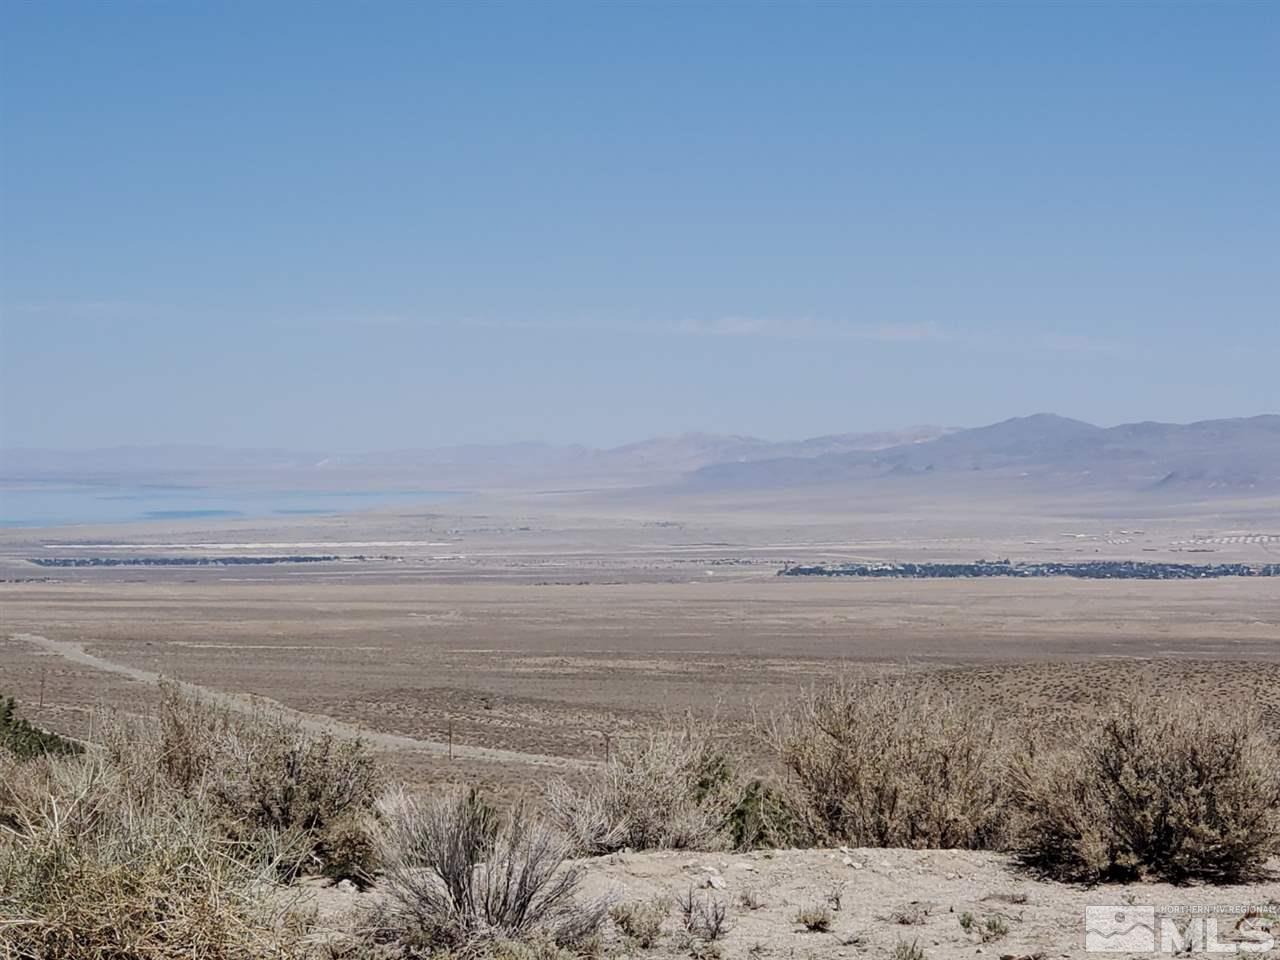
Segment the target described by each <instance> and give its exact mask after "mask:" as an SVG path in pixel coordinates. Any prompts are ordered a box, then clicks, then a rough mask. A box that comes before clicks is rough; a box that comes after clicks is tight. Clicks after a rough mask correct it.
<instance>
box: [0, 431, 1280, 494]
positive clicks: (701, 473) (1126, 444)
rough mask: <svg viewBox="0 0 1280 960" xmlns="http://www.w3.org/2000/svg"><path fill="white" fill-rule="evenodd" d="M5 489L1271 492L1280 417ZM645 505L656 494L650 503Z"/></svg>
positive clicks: (84, 475)
mask: <svg viewBox="0 0 1280 960" xmlns="http://www.w3.org/2000/svg"><path fill="white" fill-rule="evenodd" d="M0 480H2V481H4V482H7V483H47V482H64V483H65V482H86V483H111V482H118V481H124V480H127V481H130V482H138V481H141V480H145V481H147V482H153V483H162V482H163V483H254V484H297V485H300V486H306V487H327V486H333V487H347V488H349V487H355V486H360V485H370V486H375V487H383V488H386V487H388V486H398V487H403V488H406V489H409V488H412V489H422V490H427V489H431V490H473V491H488V490H517V489H518V490H526V491H532V490H591V489H616V488H619V487H654V488H661V491H662V492H663V493H664V494H665V495H672V496H675V495H680V494H681V493H696V494H703V495H705V494H707V493H714V492H716V491H724V492H730V491H757V492H760V493H768V492H776V493H779V494H781V493H783V492H785V491H789V490H795V489H812V488H837V489H838V488H846V487H847V488H849V489H857V488H868V489H882V488H884V489H887V488H891V487H895V486H902V487H904V488H910V489H912V490H913V491H916V492H927V491H928V490H929V489H930V488H931V487H932V486H935V485H936V486H937V487H938V489H939V491H942V490H944V489H945V490H948V491H950V490H954V489H956V488H957V487H963V488H970V487H973V486H975V485H979V486H991V487H1008V486H1009V485H1013V486H1015V487H1018V486H1021V487H1024V488H1033V489H1036V490H1040V491H1048V490H1059V489H1060V490H1062V491H1063V492H1069V491H1072V490H1086V491H1097V492H1116V493H1121V492H1124V493H1129V494H1149V495H1152V496H1156V495H1160V494H1161V493H1164V494H1175V495H1188V496H1204V495H1210V496H1212V495H1230V496H1251V495H1267V494H1274V493H1280V416H1277V415H1264V416H1256V417H1249V418H1239V419H1230V420H1206V421H1200V422H1197V423H1190V424H1169V423H1156V422H1144V423H1131V424H1123V425H1120V426H1116V427H1110V428H1104V427H1097V426H1094V425H1092V424H1088V423H1084V422H1082V421H1079V420H1071V419H1067V418H1064V417H1059V416H1055V415H1053V414H1037V415H1034V416H1029V417H1018V418H1014V419H1010V420H1005V421H1002V422H1000V423H996V424H992V425H990V426H985V427H977V428H974V429H948V428H943V427H931V426H922V427H914V428H910V429H906V430H900V431H884V432H876V433H856V434H839V435H831V436H822V437H814V438H810V439H807V440H799V441H787V442H773V441H767V440H761V439H758V438H754V437H744V436H726V435H719V434H686V435H683V436H678V437H666V438H658V439H653V440H646V441H643V442H640V443H634V444H628V445H625V446H621V447H614V448H611V449H592V448H589V447H583V446H576V445H573V446H557V445H551V444H541V443H521V444H509V445H501V446H455V447H441V448H430V449H404V450H397V451H388V452H380V453H369V454H361V455H356V456H344V455H338V454H333V453H326V452H315V451H312V452H296V451H287V450H229V449H221V448H216V447H207V446H156V447H122V448H112V449H103V450H92V451H78V452H67V451H47V450H30V449H24V450H8V451H3V452H0ZM655 492H657V491H656V490H655Z"/></svg>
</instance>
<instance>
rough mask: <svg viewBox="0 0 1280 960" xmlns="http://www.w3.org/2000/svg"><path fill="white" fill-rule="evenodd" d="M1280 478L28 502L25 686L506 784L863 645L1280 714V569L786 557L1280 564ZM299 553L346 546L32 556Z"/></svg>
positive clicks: (990, 697)
mask: <svg viewBox="0 0 1280 960" xmlns="http://www.w3.org/2000/svg"><path fill="white" fill-rule="evenodd" d="M1274 506H1275V505H1274V504H1271V503H1263V504H1258V503H1252V502H1250V503H1244V504H1239V505H1235V504H1229V503H1228V504H1223V503H1211V504H1208V505H1204V506H1201V507H1198V508H1194V509H1193V508H1188V507H1186V506H1185V505H1159V504H1157V505H1154V506H1152V505H1150V504H1144V505H1142V507H1143V510H1142V512H1139V510H1138V509H1137V508H1135V507H1130V508H1129V509H1128V511H1127V512H1124V511H1119V510H1115V511H1112V515H1110V516H1106V517H1104V518H1103V519H1098V517H1099V516H1100V515H1101V510H1100V509H1099V508H1098V507H1096V506H1095V505H1091V504H1087V503H1085V504H1080V503H1073V504H1069V505H1067V506H1062V505H1046V504H1043V503H1018V502H1016V501H1014V502H986V503H983V502H969V503H966V504H963V505H960V504H956V503H952V504H936V503H910V502H898V503H890V504H887V505H886V504H885V503H882V502H877V503H875V504H871V503H868V502H863V503H858V502H854V503H846V502H841V501H838V500H831V501H829V502H813V501H806V502H801V503H797V504H790V505H788V506H786V507H785V508H782V509H778V508H776V507H771V508H766V507H765V506H763V505H758V504H752V503H750V502H748V501H739V502H737V503H730V504H728V505H726V504H725V503H724V502H723V501H716V502H697V501H690V500H687V499H686V500H684V501H680V502H678V503H661V502H655V501H653V500H649V501H634V500H629V499H628V498H627V497H626V496H621V495H620V496H614V497H611V498H610V497H595V498H589V497H581V496H568V495H566V496H560V497H548V496H543V497H529V498H525V499H524V500H519V499H516V498H509V499H507V500H504V501H483V500H478V499H477V500H471V501H460V502H457V503H450V504H449V505H448V506H447V508H446V507H442V506H441V505H440V504H435V505H433V506H432V507H431V509H430V510H424V511H421V512H405V511H398V512H384V513H373V514H356V515H350V516H343V517H330V518H307V519H306V520H288V521H275V520H273V521H253V520H241V521H219V522H210V521H185V522H174V521H169V522H165V523H159V524H155V523H153V524H134V525H129V526H120V527H104V528H97V529H92V528H65V527H64V528H54V529H47V530H9V531H6V532H4V533H3V534H2V535H0V557H2V558H3V559H0V579H4V580H5V581H6V582H4V583H0V624H2V629H0V643H2V644H3V646H2V647H0V650H2V659H0V664H2V668H0V689H3V690H4V691H6V692H7V693H11V694H13V695H16V696H17V697H18V698H19V700H20V701H21V703H22V705H23V709H24V712H26V713H27V714H28V715H31V716H32V717H33V719H35V720H36V721H38V722H41V723H44V724H46V725H48V726H50V727H53V728H55V729H58V730H61V731H65V732H69V733H72V734H76V735H79V736H88V735H89V732H90V727H91V724H92V722H93V717H94V716H95V714H96V713H97V712H98V711H100V710H102V709H104V708H115V709H125V710H132V711H145V709H146V705H147V703H148V701H149V698H150V697H151V695H152V690H153V687H154V680H155V679H156V678H157V677H159V676H164V677H170V678H174V679H177V680H180V681H183V682H186V683H190V684H193V685H196V686H199V687H201V688H204V689H206V690H208V691H211V692H213V693H216V694H217V695H220V696H224V697H230V698H243V697H245V696H249V695H251V696H254V697H261V698H267V699H268V700H270V701H274V702H277V703H279V704H282V705H284V706H285V707H287V708H289V709H290V710H294V711H298V712H299V713H301V714H305V715H306V717H307V718H308V720H309V722H313V723H316V724H329V725H332V724H338V725H339V726H338V727H337V728H338V729H340V730H345V731H351V730H357V729H358V730H360V731H361V732H364V733H365V734H366V735H368V736H371V737H373V738H374V739H375V742H376V743H378V744H380V745H381V746H383V747H385V748H386V750H387V753H388V758H389V759H390V760H391V761H392V763H393V764H394V765H395V766H397V767H399V768H400V769H401V770H402V771H404V773H405V775H407V776H409V777H410V778H411V779H415V780H422V781H427V780H431V781H434V780H438V779H441V778H449V779H459V780H461V779H479V780H480V781H482V782H484V783H487V784H489V785H490V786H491V787H495V788H503V789H516V788H519V787H520V786H521V785H524V784H531V783H536V782H538V781H540V780H542V779H545V777H546V776H547V774H548V768H561V769H572V768H574V767H575V766H578V765H580V764H581V763H583V762H590V761H593V760H598V759H600V758H602V757H603V756H604V753H605V751H606V749H609V748H610V747H609V744H610V743H615V742H618V740H620V739H622V738H626V737H629V736H634V735H636V734H637V733H638V732H640V731H642V730H643V729H645V728H646V727H647V726H649V725H651V724H652V723H653V722H654V721H656V720H659V719H660V718H661V717H662V716H663V715H666V714H673V713H683V712H685V711H692V712H694V713H695V714H698V715H705V716H715V717H717V718H718V720H719V721H720V722H721V723H723V724H724V727H725V730H726V735H729V736H733V737H735V738H736V739H737V740H738V742H749V737H746V738H744V737H743V734H744V733H747V732H749V728H750V725H751V721H752V716H753V714H759V713H762V712H763V713H767V712H768V711H770V710H771V709H773V708H775V707H777V706H778V705H780V704H782V703H784V702H785V701H786V700H787V698H789V697H791V696H793V695H794V694H795V693H796V692H797V691H798V690H800V689H801V688H802V687H803V686H805V685H808V684H811V683H815V682H822V681H824V680H827V679H830V678H832V677H834V676H836V675H838V674H839V673H841V672H842V671H866V670H872V671H886V670H887V671H902V670H912V671H937V672H940V673H941V675H942V676H944V677H945V678H946V680H947V681H948V683H950V684H952V685H954V686H955V687H956V688H957V689H962V690H964V691H966V692H968V693H971V694H972V695H974V696H978V697H982V698H983V699H985V700H987V701H989V702H990V703H991V704H992V705H993V706H994V707H996V708H997V709H998V710H1000V711H1002V712H1004V713H1006V714H1008V715H1009V717H1010V718H1011V720H1012V719H1015V718H1016V717H1017V716H1019V715H1023V714H1028V713H1030V714H1034V715H1035V716H1037V717H1038V718H1044V717H1046V716H1048V717H1052V716H1054V715H1056V714H1059V713H1066V712H1071V711H1076V710H1083V709H1088V708H1089V707H1090V706H1091V705H1095V704H1098V703H1102V702H1105V701H1107V700H1108V699H1111V698H1113V697H1114V696H1116V695H1117V694H1119V693H1122V692H1124V691H1126V690H1129V689H1131V688H1132V687H1133V686H1134V684H1135V683H1138V682H1152V683H1160V684H1174V685H1177V687H1178V688H1179V689H1187V690H1194V691H1197V692H1200V693H1202V694H1205V695H1208V696H1229V697H1239V698H1246V699H1250V700H1253V701H1255V702H1258V703H1259V704H1261V705H1262V706H1263V708H1264V710H1265V711H1266V712H1267V714H1268V716H1269V717H1270V718H1272V719H1273V720H1275V721H1276V722H1278V723H1280V582H1278V581H1276V580H1275V579H1262V578H1226V579H1216V580H1198V581H1087V580H1072V579H1058V578H1055V579H1035V580H1013V579H980V580H928V581H909V580H863V579H813V578H793V577H779V576H777V573H778V571H779V570H780V569H781V568H782V567H783V566H784V565H785V564H787V563H795V562H818V561H827V562H830V561H839V560H881V559H884V560H901V559H917V560H919V559H925V560H974V559H979V558H992V557H1012V558H1014V559H1096V558H1105V557H1129V558H1133V559H1158V560H1171V561H1179V562H1196V563H1206V562H1225V561H1240V560H1243V561H1247V562H1255V563H1261V562H1274V560H1275V558H1276V555H1277V554H1278V553H1280V538H1277V537H1276V536H1274V535H1275V533H1276V530H1277V529H1280V524H1276V523H1273V524H1272V526H1271V527H1268V526H1267V521H1268V519H1269V518H1272V517H1275V516H1277V512H1276V511H1274V510H1273V509H1271V508H1272V507H1274ZM1273 528H1274V529H1273ZM282 555H312V556H314V555H337V556H341V557H344V558H346V559H343V560H341V561H336V562H324V563H305V564H293V563H284V564H274V565H269V566H257V565H250V566H225V565H216V566H198V567H187V566H174V567H134V566H116V567H105V568H84V567H76V568H41V567H38V566H35V565H33V564H31V563H30V562H28V561H29V560H30V559H31V558H34V557H58V558H68V557H81V558H85V557H113V558H130V557H133V558H136V557H165V558H186V559H192V558H216V557H246V556H251V557H264V556H282ZM354 557H364V558H365V559H351V558H354ZM237 702H241V701H239V700H237ZM451 739H452V742H453V751H452V752H453V756H452V759H450V757H449V751H448V743H449V741H450V740H451Z"/></svg>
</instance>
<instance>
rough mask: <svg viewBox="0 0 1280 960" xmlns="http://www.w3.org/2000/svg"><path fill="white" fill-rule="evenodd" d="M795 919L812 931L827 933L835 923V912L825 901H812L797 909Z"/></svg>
mask: <svg viewBox="0 0 1280 960" xmlns="http://www.w3.org/2000/svg"><path fill="white" fill-rule="evenodd" d="M794 919H795V922H796V923H798V924H800V926H802V927H804V928H805V929H806V930H808V931H809V932H810V933H826V932H827V931H828V930H830V929H831V925H832V924H833V923H835V914H833V913H832V912H831V908H830V907H828V906H827V905H826V904H825V903H811V904H809V905H808V906H804V907H801V908H800V909H799V910H797V911H796V915H795V918H794Z"/></svg>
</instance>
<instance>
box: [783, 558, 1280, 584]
mask: <svg viewBox="0 0 1280 960" xmlns="http://www.w3.org/2000/svg"><path fill="white" fill-rule="evenodd" d="M778 576H782V577H888V578H896V579H912V580H937V579H947V578H963V577H1077V578H1079V579H1082V580H1209V579H1215V578H1218V577H1280V563H1268V564H1264V565H1261V566H1254V565H1251V564H1247V563H1207V564H1201V563H1151V562H1140V561H1137V560H1087V561H1082V562H1079V563H1061V562H1056V561H1054V562H1039V563H1013V562H1011V561H1009V560H978V561H975V562H973V563H841V564H806V565H798V566H789V567H786V568H784V569H782V570H779V571H778Z"/></svg>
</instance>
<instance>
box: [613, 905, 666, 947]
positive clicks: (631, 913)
mask: <svg viewBox="0 0 1280 960" xmlns="http://www.w3.org/2000/svg"><path fill="white" fill-rule="evenodd" d="M670 912H671V900H670V899H669V898H667V897H655V898H654V899H652V900H647V901H645V902H643V903H619V904H615V905H614V906H613V907H612V908H610V910H609V918H610V919H611V920H613V923H614V926H616V927H617V928H618V929H619V930H620V931H621V932H622V934H623V936H625V937H626V938H627V939H628V940H630V941H631V942H632V943H634V944H635V945H636V946H637V947H639V948H640V949H642V950H648V949H650V948H651V947H655V946H657V944H658V941H659V940H661V939H662V924H663V922H664V921H665V920H666V919H667V914H669V913H670Z"/></svg>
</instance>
